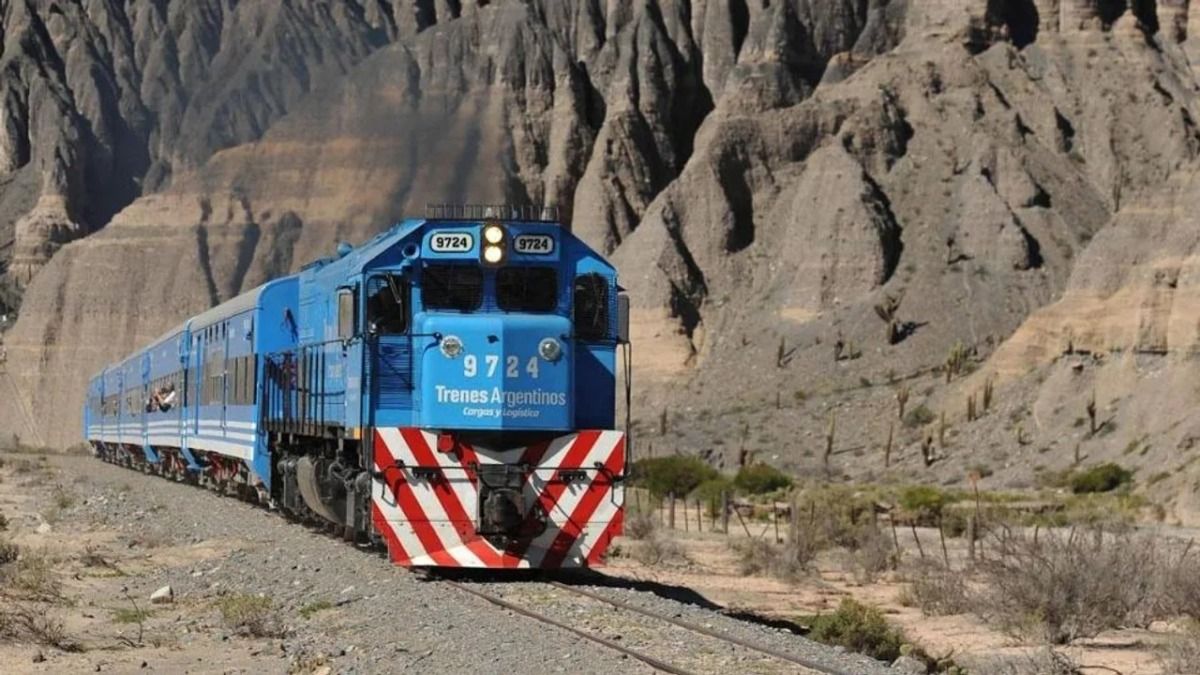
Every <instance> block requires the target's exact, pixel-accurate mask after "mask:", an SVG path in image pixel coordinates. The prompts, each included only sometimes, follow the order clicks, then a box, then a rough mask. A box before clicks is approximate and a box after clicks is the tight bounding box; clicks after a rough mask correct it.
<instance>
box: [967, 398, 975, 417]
mask: <svg viewBox="0 0 1200 675" xmlns="http://www.w3.org/2000/svg"><path fill="white" fill-rule="evenodd" d="M975 416H976V415H975V394H971V395H970V396H968V397H967V421H968V422H974V421H975Z"/></svg>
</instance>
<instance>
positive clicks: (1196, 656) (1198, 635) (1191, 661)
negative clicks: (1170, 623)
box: [1159, 621, 1200, 675]
mask: <svg viewBox="0 0 1200 675" xmlns="http://www.w3.org/2000/svg"><path fill="white" fill-rule="evenodd" d="M1159 659H1160V660H1161V662H1162V666H1163V672H1164V673H1166V675H1193V673H1195V672H1196V664H1198V663H1200V624H1197V623H1196V622H1195V621H1192V622H1190V623H1189V625H1188V627H1187V629H1186V630H1185V631H1184V632H1183V633H1181V634H1180V635H1177V636H1175V637H1173V638H1172V639H1171V640H1170V641H1168V642H1167V643H1166V644H1165V645H1163V647H1162V649H1161V651H1160V652H1159Z"/></svg>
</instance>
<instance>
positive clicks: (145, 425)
mask: <svg viewBox="0 0 1200 675" xmlns="http://www.w3.org/2000/svg"><path fill="white" fill-rule="evenodd" d="M149 402H150V352H149V351H146V352H145V353H144V354H142V398H141V400H140V401H138V410H139V411H141V413H142V414H141V420H142V447H146V446H148V445H150V415H148V414H147V413H148V412H149V411H148V410H147V406H148V404H149Z"/></svg>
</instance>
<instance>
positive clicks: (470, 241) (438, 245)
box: [429, 232, 475, 253]
mask: <svg viewBox="0 0 1200 675" xmlns="http://www.w3.org/2000/svg"><path fill="white" fill-rule="evenodd" d="M474 246H475V238H474V237H473V236H471V233H470V232H434V233H433V234H431V235H430V236H429V248H430V250H432V251H433V252H434V253H466V252H468V251H470V250H471V249H472V248H474Z"/></svg>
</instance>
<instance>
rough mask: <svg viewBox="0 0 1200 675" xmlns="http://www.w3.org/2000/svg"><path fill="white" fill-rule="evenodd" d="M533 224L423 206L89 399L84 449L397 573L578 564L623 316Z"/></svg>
mask: <svg viewBox="0 0 1200 675" xmlns="http://www.w3.org/2000/svg"><path fill="white" fill-rule="evenodd" d="M543 215H544V212H541V211H538V212H531V211H530V210H529V209H514V208H510V207H441V208H438V209H435V210H434V213H433V214H431V216H430V217H427V218H425V219H416V220H406V221H403V222H401V223H399V224H397V225H396V226H394V227H392V228H391V229H389V230H387V231H386V232H383V233H382V234H380V235H378V236H377V237H375V238H374V239H372V240H371V241H368V242H367V243H365V244H363V245H362V246H359V247H357V248H352V247H350V246H349V245H346V244H342V245H340V246H339V247H338V250H337V255H335V256H333V257H330V258H326V259H322V260H318V261H316V262H313V263H311V264H309V265H308V266H307V267H304V268H303V269H301V270H300V271H299V272H298V273H297V274H295V275H292V276H288V277H284V278H281V279H276V280H274V281H271V282H269V283H267V284H264V285H263V286H260V287H259V288H256V289H254V290H252V291H249V292H247V293H245V294H243V295H240V296H238V297H236V298H234V299H232V300H230V301H228V302H226V303H224V304H222V305H219V306H217V307H214V308H212V309H210V310H208V311H206V312H204V313H202V314H200V315H198V316H195V317H192V318H191V319H188V320H187V321H185V322H183V324H182V325H180V326H178V327H177V328H175V329H174V330H171V331H170V332H168V333H167V334H166V335H164V336H162V337H161V338H160V339H158V340H155V341H154V342H153V343H152V344H151V345H149V346H148V347H146V348H145V349H142V350H141V351H138V352H137V353H134V354H132V355H130V356H129V357H128V358H126V359H125V360H123V361H121V362H119V363H115V364H112V365H110V366H109V367H107V368H105V369H104V370H103V371H102V372H101V373H99V374H98V375H96V376H95V377H94V378H93V379H92V380H91V381H90V383H89V385H88V393H87V400H86V404H85V408H84V429H85V435H86V438H87V440H88V441H89V443H90V444H91V445H92V447H93V449H94V451H95V452H96V453H97V455H98V456H100V457H102V458H104V459H106V460H108V461H112V462H117V463H120V464H124V465H127V466H136V467H140V468H142V469H143V470H146V471H152V472H155V473H161V474H163V475H164V476H168V477H173V478H176V479H178V480H187V481H194V482H198V483H201V484H204V485H207V486H211V487H214V488H217V489H220V490H223V491H229V492H234V493H237V494H239V495H241V496H243V497H246V498H250V499H257V500H259V501H262V502H265V503H269V504H270V505H272V506H273V507H274V508H278V509H280V510H282V511H284V512H285V513H287V514H289V515H290V516H293V517H295V518H298V519H302V520H306V521H313V522H322V523H327V524H329V525H330V527H333V528H338V531H339V532H340V533H342V534H344V536H346V537H347V538H349V539H353V540H357V541H360V542H365V541H373V542H376V543H379V544H383V545H386V547H387V549H388V552H389V555H390V557H391V559H392V560H393V561H395V562H396V563H397V564H400V565H406V566H429V567H489V568H491V567H494V568H517V567H521V568H524V567H531V568H556V567H563V566H586V565H592V564H596V563H597V562H599V560H600V557H601V556H602V555H603V553H604V552H605V550H606V549H607V547H608V545H609V543H610V542H611V540H612V538H613V537H614V536H617V535H618V534H620V532H621V527H622V518H623V500H624V491H623V488H622V480H623V477H624V474H625V467H626V435H625V434H624V433H622V432H620V431H617V430H616V429H615V427H616V424H615V394H616V385H617V377H616V367H617V357H618V348H619V347H621V346H626V345H628V339H627V337H628V303H627V299H626V297H625V296H624V295H622V294H621V289H620V287H619V286H618V285H617V275H616V272H615V270H614V268H613V267H612V265H610V264H609V263H608V262H607V261H605V260H604V258H603V257H602V256H600V255H599V254H597V253H596V252H595V251H593V250H592V249H590V248H589V247H588V246H587V245H585V244H584V243H583V242H582V241H580V240H579V239H577V238H576V237H574V236H573V235H572V234H571V233H570V232H569V231H567V230H566V229H564V228H563V227H561V226H559V225H558V224H557V223H556V222H554V219H553V218H552V217H548V218H546V219H543V218H542V217H541V216H543ZM627 363H628V361H627V359H626V364H627ZM626 383H628V379H627V378H626Z"/></svg>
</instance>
